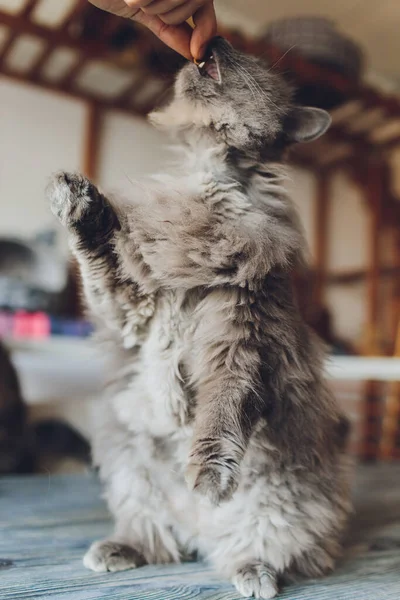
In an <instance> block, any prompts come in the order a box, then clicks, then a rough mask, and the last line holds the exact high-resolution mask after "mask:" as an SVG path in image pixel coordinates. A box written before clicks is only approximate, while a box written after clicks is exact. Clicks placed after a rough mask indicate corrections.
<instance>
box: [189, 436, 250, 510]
mask: <svg viewBox="0 0 400 600" xmlns="http://www.w3.org/2000/svg"><path fill="white" fill-rule="evenodd" d="M214 446H215V444H213V443H211V444H210V445H209V444H201V445H200V447H199V448H197V449H196V447H195V448H194V449H193V451H192V452H191V455H190V459H189V463H188V465H187V467H186V472H185V479H186V483H187V486H188V488H189V489H190V490H192V491H195V492H197V493H199V494H201V495H202V496H207V497H208V498H209V500H210V501H211V502H212V503H213V504H216V505H218V504H220V503H221V502H226V501H228V500H230V499H231V498H232V496H233V494H234V492H235V491H236V489H237V487H238V485H239V463H238V460H237V458H234V457H233V456H229V455H227V454H226V453H224V452H221V453H219V452H218V451H216V450H215V449H214Z"/></svg>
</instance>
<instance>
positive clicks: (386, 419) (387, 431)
mask: <svg viewBox="0 0 400 600" xmlns="http://www.w3.org/2000/svg"><path fill="white" fill-rule="evenodd" d="M394 357H396V358H398V357H400V320H399V322H398V326H397V335H396V343H395V349H394ZM399 429H400V383H399V382H398V381H393V382H392V383H391V384H390V385H389V387H388V391H387V396H386V401H385V406H384V413H383V418H382V431H381V439H380V444H379V454H380V458H382V459H384V460H387V459H394V458H396V441H397V436H398V434H399Z"/></svg>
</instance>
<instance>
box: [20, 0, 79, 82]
mask: <svg viewBox="0 0 400 600" xmlns="http://www.w3.org/2000/svg"><path fill="white" fill-rule="evenodd" d="M85 6H86V0H77V2H75V4H74V6H73V7H72V8H71V10H70V11H69V13H68V15H67V16H66V17H65V18H64V21H63V22H62V23H61V25H60V26H59V28H58V29H59V31H61V32H66V31H67V28H68V25H69V24H70V23H71V22H72V20H73V19H74V18H75V17H76V16H77V15H78V14H79V13H80V12H81V11H82V10H83V8H84V7H85ZM56 48H57V45H56V44H55V43H51V42H47V45H46V47H45V48H44V50H43V52H42V54H41V56H39V58H38V60H37V61H36V63H35V64H34V65H33V67H32V68H31V70H30V71H29V78H30V79H39V77H40V74H41V72H42V69H43V67H44V65H45V64H46V62H47V61H48V59H49V58H50V56H51V55H52V53H53V51H54V50H55V49H56Z"/></svg>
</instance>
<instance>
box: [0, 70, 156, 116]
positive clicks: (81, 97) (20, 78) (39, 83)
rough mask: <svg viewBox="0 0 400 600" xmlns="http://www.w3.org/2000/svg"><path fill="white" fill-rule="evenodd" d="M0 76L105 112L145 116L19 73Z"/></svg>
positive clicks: (134, 110) (4, 71) (78, 91)
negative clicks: (89, 103) (113, 111)
mask: <svg viewBox="0 0 400 600" xmlns="http://www.w3.org/2000/svg"><path fill="white" fill-rule="evenodd" d="M0 76H4V77H6V78H8V79H11V80H12V81H17V82H18V83H22V84H24V85H32V86H34V87H37V88H39V89H41V90H43V89H44V90H47V91H49V92H55V93H56V94H61V95H62V96H68V97H69V98H73V99H74V100H83V101H84V102H91V103H93V104H96V105H97V106H98V107H100V108H103V109H105V110H117V111H119V112H123V113H125V114H128V115H131V116H132V115H134V116H140V117H145V116H146V115H145V114H144V113H143V112H141V111H139V110H137V109H135V108H134V107H130V108H128V107H122V106H118V105H116V104H115V102H114V101H113V100H106V99H102V100H100V99H99V98H98V97H97V96H95V95H94V94H90V93H88V92H84V91H82V90H67V89H61V88H60V86H58V85H56V84H53V83H50V82H44V81H35V80H31V79H27V78H26V77H25V76H24V75H21V74H20V73H15V72H13V71H7V70H5V69H3V70H1V69H0Z"/></svg>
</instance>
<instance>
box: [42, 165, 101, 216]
mask: <svg viewBox="0 0 400 600" xmlns="http://www.w3.org/2000/svg"><path fill="white" fill-rule="evenodd" d="M93 190H94V186H93V185H92V184H91V183H90V181H89V180H88V179H86V177H83V175H79V174H77V173H64V172H60V173H57V174H56V175H54V177H53V178H52V180H51V182H50V184H49V186H48V188H47V197H48V198H49V200H50V207H51V210H52V212H53V213H54V215H55V216H56V217H58V218H59V219H60V221H61V223H62V224H63V225H67V224H68V223H75V222H78V221H80V220H81V219H82V218H83V216H84V215H85V212H86V211H87V209H88V208H89V205H90V202H91V198H92V196H93Z"/></svg>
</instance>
